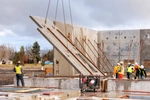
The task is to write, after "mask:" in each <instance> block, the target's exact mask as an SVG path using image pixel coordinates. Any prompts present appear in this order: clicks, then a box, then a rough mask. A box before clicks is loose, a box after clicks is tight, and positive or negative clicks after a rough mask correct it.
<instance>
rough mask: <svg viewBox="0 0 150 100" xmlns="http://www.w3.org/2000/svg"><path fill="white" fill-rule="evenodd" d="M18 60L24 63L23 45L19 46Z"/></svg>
mask: <svg viewBox="0 0 150 100" xmlns="http://www.w3.org/2000/svg"><path fill="white" fill-rule="evenodd" d="M19 56H20V61H21V63H22V64H23V65H24V61H25V51H24V46H21V48H20V55H19Z"/></svg>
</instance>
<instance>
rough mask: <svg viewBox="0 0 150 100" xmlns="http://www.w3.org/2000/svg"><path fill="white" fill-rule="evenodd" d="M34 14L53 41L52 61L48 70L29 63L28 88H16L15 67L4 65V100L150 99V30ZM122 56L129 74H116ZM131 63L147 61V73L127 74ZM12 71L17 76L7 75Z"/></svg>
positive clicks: (1, 91) (0, 92)
mask: <svg viewBox="0 0 150 100" xmlns="http://www.w3.org/2000/svg"><path fill="white" fill-rule="evenodd" d="M29 18H30V19H31V20H32V21H33V24H34V23H35V24H36V25H37V30H38V31H39V32H40V33H41V34H42V36H43V37H45V39H46V40H47V41H48V42H49V43H50V44H51V45H53V47H54V58H53V64H52V65H51V66H50V68H49V70H48V69H47V71H48V73H49V75H46V74H45V71H46V69H45V68H44V69H40V67H39V69H32V70H30V69H28V68H26V69H25V73H26V74H25V76H24V82H25V86H24V87H17V85H16V78H15V77H14V76H15V73H14V72H12V70H11V69H8V70H5V69H1V71H0V73H1V80H0V81H1V84H0V100H149V99H150V88H148V87H149V82H150V78H149V72H150V51H149V49H150V29H136V30H108V31H106V30H105V31H101V30H93V29H88V28H84V27H81V26H74V25H73V24H67V23H65V22H64V23H63V22H58V21H52V20H49V18H47V16H46V18H45V17H40V16H34V15H33V16H32V15H30V16H29ZM120 61H122V62H123V64H124V77H123V79H116V78H114V77H113V75H114V66H116V65H117V63H118V62H120ZM129 62H130V63H132V64H135V62H137V63H138V64H139V65H144V66H145V69H146V72H147V78H144V79H134V78H131V79H127V76H126V72H127V66H128V63H129ZM41 67H42V66H41ZM8 73H9V75H10V76H12V77H9V79H8V78H7V80H5V77H7V75H8ZM12 73H13V74H12ZM133 75H134V73H133ZM84 78H86V82H84ZM20 84H21V83H20Z"/></svg>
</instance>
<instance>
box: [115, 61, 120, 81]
mask: <svg viewBox="0 0 150 100" xmlns="http://www.w3.org/2000/svg"><path fill="white" fill-rule="evenodd" d="M119 67H120V64H119V63H117V65H116V66H115V67H114V76H115V78H116V79H117V78H118V69H119Z"/></svg>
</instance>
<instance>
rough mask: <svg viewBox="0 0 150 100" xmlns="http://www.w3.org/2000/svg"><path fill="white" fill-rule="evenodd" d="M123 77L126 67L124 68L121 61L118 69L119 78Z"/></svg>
mask: <svg viewBox="0 0 150 100" xmlns="http://www.w3.org/2000/svg"><path fill="white" fill-rule="evenodd" d="M123 76H124V66H123V62H122V61H121V62H120V66H119V69H118V78H119V79H122V78H123Z"/></svg>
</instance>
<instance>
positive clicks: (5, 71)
mask: <svg viewBox="0 0 150 100" xmlns="http://www.w3.org/2000/svg"><path fill="white" fill-rule="evenodd" d="M14 66H15V65H6V64H4V65H0V85H8V84H13V81H14V78H15V73H14V72H13V71H12V69H13V68H14ZM41 67H42V66H41V65H40V64H38V65H33V64H25V65H24V66H22V68H23V70H25V75H27V76H32V75H33V72H32V70H41ZM52 67H53V65H44V66H43V69H45V68H52ZM28 70H29V71H28ZM34 75H35V76H44V75H45V73H44V71H39V72H34Z"/></svg>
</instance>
